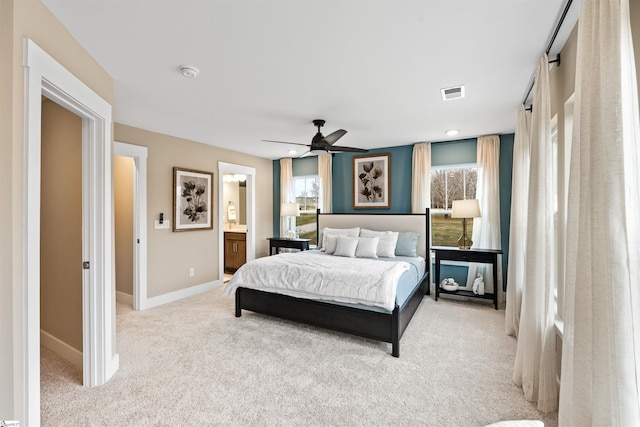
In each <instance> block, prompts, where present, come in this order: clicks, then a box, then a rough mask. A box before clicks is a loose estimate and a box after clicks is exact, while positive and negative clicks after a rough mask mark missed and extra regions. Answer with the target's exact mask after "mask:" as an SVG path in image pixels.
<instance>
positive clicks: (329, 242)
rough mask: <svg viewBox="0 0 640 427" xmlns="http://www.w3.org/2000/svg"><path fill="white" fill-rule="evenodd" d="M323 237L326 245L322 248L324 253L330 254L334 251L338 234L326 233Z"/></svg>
mask: <svg viewBox="0 0 640 427" xmlns="http://www.w3.org/2000/svg"><path fill="white" fill-rule="evenodd" d="M325 237H326V239H324V241H325V243H326V246H325V247H324V248H323V249H322V250H323V251H325V253H328V254H332V253H334V252H335V251H336V245H337V244H338V236H334V235H331V234H329V235H327V236H325Z"/></svg>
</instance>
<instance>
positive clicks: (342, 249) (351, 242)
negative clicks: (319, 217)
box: [333, 236, 358, 258]
mask: <svg viewBox="0 0 640 427" xmlns="http://www.w3.org/2000/svg"><path fill="white" fill-rule="evenodd" d="M357 247H358V238H357V237H347V236H338V243H337V244H336V251H335V252H334V253H333V254H334V255H336V256H346V257H350V258H353V257H354V256H355V255H356V248H357Z"/></svg>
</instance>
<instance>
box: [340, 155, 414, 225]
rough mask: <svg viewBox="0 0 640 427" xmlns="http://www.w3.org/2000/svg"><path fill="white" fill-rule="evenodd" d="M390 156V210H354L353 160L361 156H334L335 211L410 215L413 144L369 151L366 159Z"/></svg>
mask: <svg viewBox="0 0 640 427" xmlns="http://www.w3.org/2000/svg"><path fill="white" fill-rule="evenodd" d="M380 154H389V155H390V159H389V161H390V165H389V170H390V172H391V192H390V196H391V197H390V202H391V203H390V205H391V207H390V208H388V209H353V182H352V179H353V175H352V169H353V158H354V157H356V156H359V155H362V154H355V153H337V154H336V155H335V156H334V157H333V185H332V187H331V191H332V192H333V211H334V212H343V213H349V212H357V213H381V212H387V213H409V212H411V162H412V157H413V145H405V146H401V147H390V148H382V149H377V150H369V152H368V153H366V155H367V156H370V155H371V156H375V155H380Z"/></svg>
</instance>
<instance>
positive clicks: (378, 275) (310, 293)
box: [224, 252, 409, 311]
mask: <svg viewBox="0 0 640 427" xmlns="http://www.w3.org/2000/svg"><path fill="white" fill-rule="evenodd" d="M408 269H409V263H407V262H404V261H398V262H388V261H376V260H373V259H366V258H346V257H338V256H328V255H325V254H314V253H302V252H298V253H284V254H279V255H276V256H269V257H264V258H259V259H256V260H253V261H251V262H249V263H247V264H244V265H243V266H242V267H240V269H238V271H236V272H235V274H234V275H233V277H231V280H230V281H229V283H228V284H227V287H226V289H225V291H224V295H233V294H234V293H235V290H236V288H238V287H244V288H251V289H256V290H261V291H268V292H275V293H279V294H285V295H290V296H293V297H298V298H307V299H322V300H331V301H337V302H343V303H352V304H363V305H369V306H373V307H381V308H383V309H385V310H388V311H393V308H394V306H395V301H396V285H397V283H398V279H399V278H400V276H401V275H402V273H404V272H405V271H406V270H408Z"/></svg>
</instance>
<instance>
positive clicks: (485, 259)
mask: <svg viewBox="0 0 640 427" xmlns="http://www.w3.org/2000/svg"><path fill="white" fill-rule="evenodd" d="M431 249H433V251H435V253H436V277H435V279H436V283H435V285H436V301H438V296H439V295H440V294H453V295H460V296H465V297H472V298H483V299H490V300H493V306H494V308H495V309H496V310H497V309H498V286H497V285H498V255H500V254H502V250H500V249H467V250H465V249H458V248H453V247H447V246H433V247H431ZM443 260H449V261H464V262H481V263H487V264H493V293H488V292H485V294H484V295H478V294H474V293H473V292H471V291H467V290H459V291H446V290H444V289H441V288H440V262H441V261H443Z"/></svg>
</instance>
